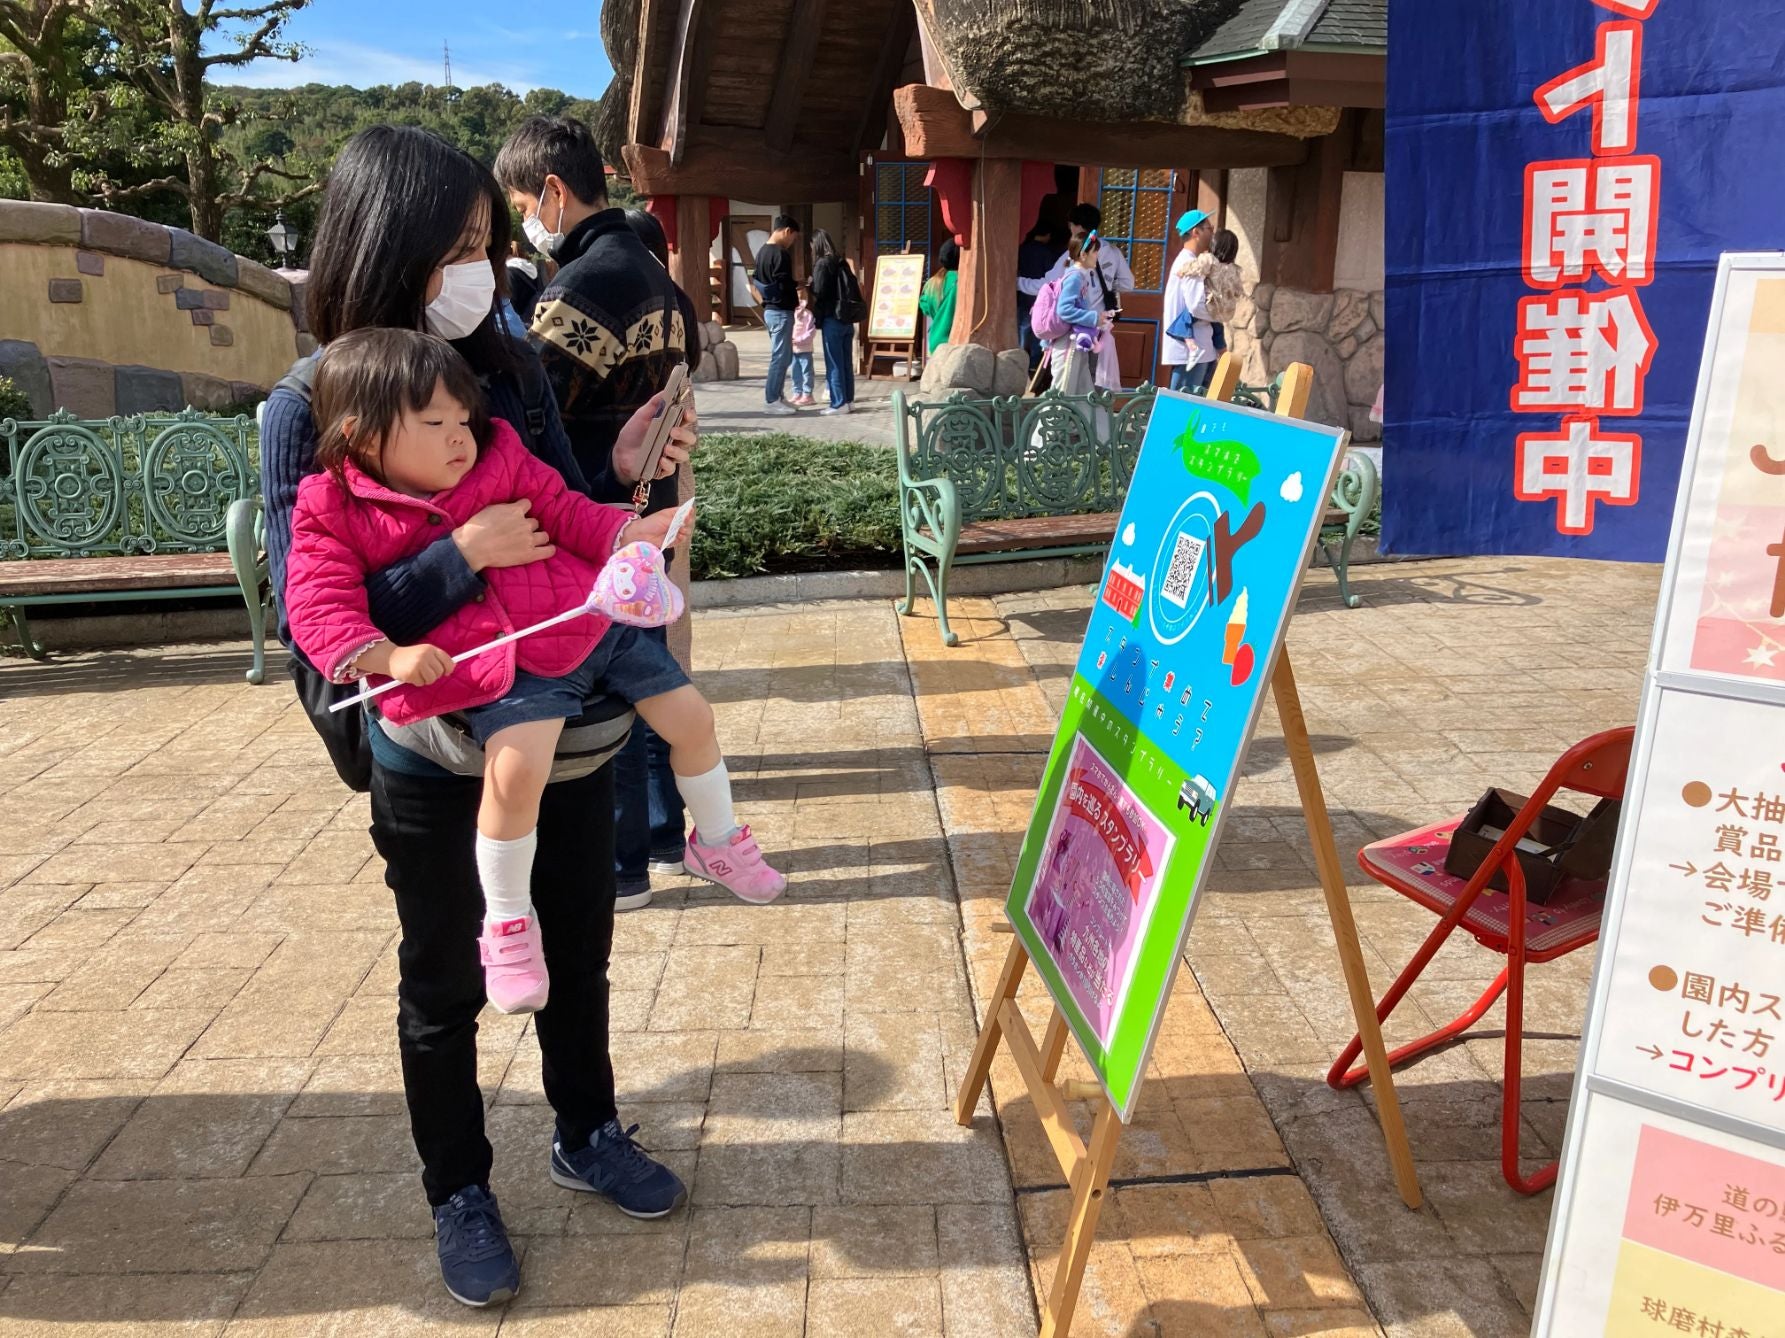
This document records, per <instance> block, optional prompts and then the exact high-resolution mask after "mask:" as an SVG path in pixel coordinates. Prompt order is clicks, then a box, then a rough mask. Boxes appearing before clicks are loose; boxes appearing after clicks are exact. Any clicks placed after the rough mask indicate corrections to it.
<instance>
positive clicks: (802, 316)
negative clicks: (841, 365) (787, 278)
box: [788, 285, 818, 409]
mask: <svg viewBox="0 0 1785 1338" xmlns="http://www.w3.org/2000/svg"><path fill="white" fill-rule="evenodd" d="M817 334H818V322H817V321H815V320H813V319H812V293H811V290H810V289H808V288H806V287H804V286H803V285H802V286H801V288H800V304H799V306H797V307H795V308H794V311H793V398H792V399H790V400H789V401H788V403H789V404H793V405H797V406H798V407H799V408H802V409H810V408H811V407H812V406H813V405H814V404H815V403H817V401H816V400H814V399H813V398H812V386H813V380H812V340H813V338H814V337H815V336H816V335H817Z"/></svg>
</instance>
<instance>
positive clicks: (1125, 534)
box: [1122, 520, 1134, 544]
mask: <svg viewBox="0 0 1785 1338" xmlns="http://www.w3.org/2000/svg"><path fill="white" fill-rule="evenodd" d="M1122 542H1123V543H1125V544H1132V543H1133V542H1134V522H1133V521H1132V520H1131V521H1129V522H1128V524H1127V526H1126V527H1124V529H1123V530H1122Z"/></svg>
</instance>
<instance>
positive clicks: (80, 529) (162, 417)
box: [0, 409, 260, 560]
mask: <svg viewBox="0 0 1785 1338" xmlns="http://www.w3.org/2000/svg"><path fill="white" fill-rule="evenodd" d="M259 460H260V438H259V434H258V433H257V431H256V430H255V426H254V420H253V419H252V418H247V417H237V418H213V417H212V416H210V415H209V414H206V413H203V412H200V411H199V410H196V409H182V410H181V411H180V412H179V413H171V414H135V415H132V416H130V417H119V418H105V419H87V420H83V419H77V418H76V417H75V416H74V415H73V414H70V413H66V412H57V413H54V414H52V415H50V417H49V418H47V419H45V420H42V421H39V422H22V421H20V420H18V419H13V418H7V419H0V560H5V559H13V558H69V557H107V556H117V557H130V556H137V555H142V554H147V553H214V552H218V551H220V550H222V549H224V548H226V547H227V543H228V536H227V533H226V525H227V519H228V513H229V506H230V503H231V502H235V501H239V500H241V499H243V498H249V497H254V496H256V495H258V493H259V491H260V464H259Z"/></svg>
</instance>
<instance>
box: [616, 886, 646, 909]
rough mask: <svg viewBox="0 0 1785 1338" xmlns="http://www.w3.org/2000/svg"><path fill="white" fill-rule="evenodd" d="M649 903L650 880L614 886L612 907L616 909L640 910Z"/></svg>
mask: <svg viewBox="0 0 1785 1338" xmlns="http://www.w3.org/2000/svg"><path fill="white" fill-rule="evenodd" d="M650 904H651V880H650V879H649V878H647V879H646V880H645V881H644V882H642V883H625V884H620V885H618V886H616V887H615V888H614V909H615V910H616V911H642V910H643V909H644V908H645V907H646V906H649V905H650Z"/></svg>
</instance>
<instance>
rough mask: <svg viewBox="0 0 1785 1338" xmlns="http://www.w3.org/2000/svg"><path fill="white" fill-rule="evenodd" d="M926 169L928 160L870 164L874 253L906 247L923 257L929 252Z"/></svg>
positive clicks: (927, 173) (928, 168) (896, 251)
mask: <svg viewBox="0 0 1785 1338" xmlns="http://www.w3.org/2000/svg"><path fill="white" fill-rule="evenodd" d="M929 171H930V165H929V164H928V163H876V164H875V165H874V250H875V251H876V252H877V253H878V254H880V255H897V254H899V253H900V252H903V251H910V252H911V253H912V254H914V255H921V256H923V257H924V258H925V260H926V261H927V260H928V259H929V258H930V256H931V255H932V254H933V252H932V250H931V245H932V242H933V240H934V239H933V238H932V237H931V235H930V210H931V195H930V188H929V187H928V186H926V185H924V184H923V179H924V177H926V176H927V175H929ZM927 267H928V266H927V265H926V268H927Z"/></svg>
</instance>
